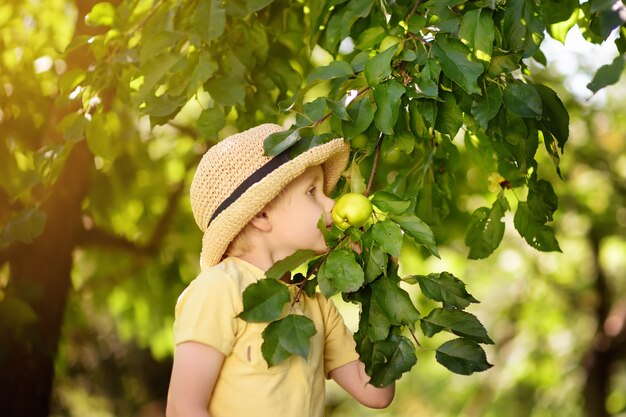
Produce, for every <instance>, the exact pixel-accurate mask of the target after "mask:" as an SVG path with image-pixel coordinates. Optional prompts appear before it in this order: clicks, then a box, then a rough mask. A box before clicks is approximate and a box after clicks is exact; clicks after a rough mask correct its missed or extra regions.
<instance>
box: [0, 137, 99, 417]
mask: <svg viewBox="0 0 626 417" xmlns="http://www.w3.org/2000/svg"><path fill="white" fill-rule="evenodd" d="M92 160H93V158H92V156H91V154H90V153H89V150H88V149H87V145H86V143H85V141H82V142H79V143H78V144H77V145H76V146H75V147H74V149H73V150H72V152H71V154H70V156H69V157H68V160H67V162H66V165H65V167H64V170H63V173H62V174H61V176H60V178H59V180H58V181H57V183H56V185H55V187H54V189H53V193H52V196H51V198H50V199H49V200H48V202H47V204H45V205H44V207H43V209H44V211H45V212H46V214H47V219H46V226H45V229H44V232H43V233H42V235H41V236H39V237H38V238H37V239H36V240H35V241H34V242H33V243H32V244H29V245H24V244H20V245H16V246H15V247H14V248H12V250H11V251H10V255H9V265H10V281H9V287H8V288H7V291H12V292H13V293H17V294H22V295H24V298H25V299H29V298H30V299H32V300H33V301H32V302H31V307H32V309H33V310H34V312H35V313H36V314H37V317H38V320H37V322H36V323H34V324H33V325H32V326H29V328H27V329H25V330H26V331H27V332H28V334H27V335H26V337H24V336H21V337H20V336H19V335H18V336H16V337H11V336H9V340H3V344H4V346H5V349H7V348H8V354H7V356H6V357H5V358H4V364H3V365H2V372H0V410H2V414H3V415H4V416H8V417H12V416H16V417H17V416H20V417H21V416H29V417H44V416H47V415H48V413H49V409H50V397H51V392H52V381H53V379H54V359H55V356H56V353H57V347H58V343H59V336H60V334H61V327H62V324H63V315H64V313H65V305H66V300H67V295H68V292H69V289H70V287H71V280H70V273H71V269H72V252H73V250H74V248H75V246H76V242H77V240H78V238H79V235H80V233H81V230H82V225H81V204H82V201H83V199H84V198H85V195H86V192H87V188H88V178H89V172H90V170H91V164H92ZM5 351H6V350H5Z"/></svg>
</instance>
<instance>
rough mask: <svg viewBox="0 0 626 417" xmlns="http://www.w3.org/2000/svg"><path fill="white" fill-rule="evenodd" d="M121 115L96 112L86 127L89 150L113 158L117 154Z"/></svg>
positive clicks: (102, 156)
mask: <svg viewBox="0 0 626 417" xmlns="http://www.w3.org/2000/svg"><path fill="white" fill-rule="evenodd" d="M121 129H122V126H121V122H120V119H119V116H118V115H117V114H116V113H114V112H106V113H96V114H94V115H93V116H92V118H91V121H90V122H89V124H87V126H86V128H85V137H86V139H87V145H88V146H89V150H90V151H91V152H92V153H93V154H94V155H97V156H99V157H101V158H104V159H107V160H112V159H114V158H115V157H116V156H117V153H118V151H119V146H116V144H117V143H119V142H118V139H117V137H118V136H119V134H120V133H121Z"/></svg>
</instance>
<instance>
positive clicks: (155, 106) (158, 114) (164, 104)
mask: <svg viewBox="0 0 626 417" xmlns="http://www.w3.org/2000/svg"><path fill="white" fill-rule="evenodd" d="M186 101H187V99H186V98H185V97H183V96H177V97H172V96H170V95H169V94H167V93H166V94H163V95H162V96H159V97H156V96H152V95H151V96H148V97H147V98H146V107H145V108H144V109H143V111H144V112H145V113H146V114H149V115H150V116H151V117H154V118H159V119H165V120H162V121H161V122H160V123H159V124H164V123H166V122H167V120H169V119H170V118H172V117H174V116H175V115H176V113H178V111H179V110H180V109H181V108H182V107H183V105H184V104H185V102H186Z"/></svg>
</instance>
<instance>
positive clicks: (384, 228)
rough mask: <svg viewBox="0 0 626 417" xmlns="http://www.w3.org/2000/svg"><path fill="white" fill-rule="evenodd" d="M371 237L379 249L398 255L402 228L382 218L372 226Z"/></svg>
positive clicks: (400, 246)
mask: <svg viewBox="0 0 626 417" xmlns="http://www.w3.org/2000/svg"><path fill="white" fill-rule="evenodd" d="M372 237H373V238H374V240H375V241H376V242H377V243H378V244H379V245H380V247H381V249H382V250H384V251H385V252H387V253H388V254H390V255H393V256H400V249H401V248H402V230H401V229H400V226H398V225H397V224H395V223H394V222H392V221H390V220H383V221H381V222H378V223H375V224H374V226H372Z"/></svg>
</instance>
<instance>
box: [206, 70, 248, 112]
mask: <svg viewBox="0 0 626 417" xmlns="http://www.w3.org/2000/svg"><path fill="white" fill-rule="evenodd" d="M204 87H205V89H206V90H207V92H208V93H209V94H210V95H211V97H212V98H213V99H214V100H215V101H216V102H217V103H219V104H223V105H225V106H236V105H240V104H243V103H244V101H245V98H246V87H245V84H244V83H243V82H242V81H241V80H239V79H238V78H237V77H233V76H223V75H220V76H216V77H213V78H211V79H209V80H208V81H207V82H206V83H205V84H204Z"/></svg>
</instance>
